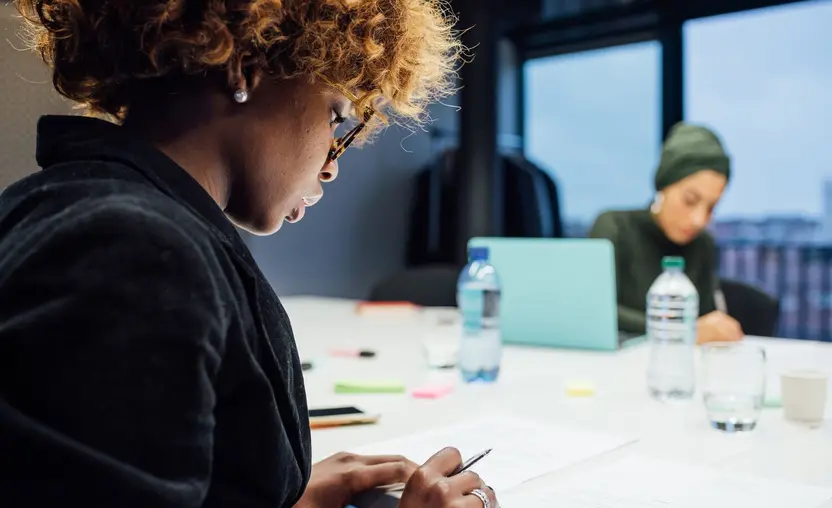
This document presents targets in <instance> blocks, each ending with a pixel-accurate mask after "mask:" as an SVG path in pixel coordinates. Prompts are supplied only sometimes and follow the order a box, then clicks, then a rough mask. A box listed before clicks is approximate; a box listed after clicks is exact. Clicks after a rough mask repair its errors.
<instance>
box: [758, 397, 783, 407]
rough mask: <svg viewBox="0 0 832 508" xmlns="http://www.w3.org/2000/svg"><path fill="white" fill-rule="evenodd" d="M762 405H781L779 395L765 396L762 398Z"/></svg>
mask: <svg viewBox="0 0 832 508" xmlns="http://www.w3.org/2000/svg"><path fill="white" fill-rule="evenodd" d="M763 407H783V401H782V400H780V398H779V397H774V396H768V395H767V396H766V398H765V399H763Z"/></svg>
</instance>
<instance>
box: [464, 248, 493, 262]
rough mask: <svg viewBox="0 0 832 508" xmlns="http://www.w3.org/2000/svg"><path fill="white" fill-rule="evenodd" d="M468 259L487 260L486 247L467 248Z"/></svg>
mask: <svg viewBox="0 0 832 508" xmlns="http://www.w3.org/2000/svg"><path fill="white" fill-rule="evenodd" d="M468 259H469V260H470V261H488V247H471V248H469V249H468Z"/></svg>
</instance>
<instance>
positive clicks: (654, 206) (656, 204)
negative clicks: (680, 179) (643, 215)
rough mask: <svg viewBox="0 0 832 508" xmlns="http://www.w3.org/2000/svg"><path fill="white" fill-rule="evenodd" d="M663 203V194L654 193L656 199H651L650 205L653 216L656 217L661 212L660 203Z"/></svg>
mask: <svg viewBox="0 0 832 508" xmlns="http://www.w3.org/2000/svg"><path fill="white" fill-rule="evenodd" d="M663 201H664V194H662V193H661V192H657V193H656V197H655V198H653V202H652V203H651V204H650V212H652V213H653V215H658V213H659V212H660V211H661V210H662V202H663Z"/></svg>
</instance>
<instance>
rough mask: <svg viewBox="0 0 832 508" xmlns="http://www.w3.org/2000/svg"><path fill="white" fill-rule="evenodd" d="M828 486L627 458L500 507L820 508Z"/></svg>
mask: <svg viewBox="0 0 832 508" xmlns="http://www.w3.org/2000/svg"><path fill="white" fill-rule="evenodd" d="M829 500H832V489H824V488H820V487H811V486H804V485H797V484H791V483H783V482H778V481H774V480H769V479H766V478H754V477H749V476H742V475H738V474H733V473H731V472H730V471H726V470H716V469H708V468H703V467H699V466H691V465H687V464H681V463H675V462H668V461H663V460H657V459H651V458H646V457H637V456H635V457H628V458H624V459H621V460H618V461H616V462H614V463H612V464H608V465H605V466H602V467H600V468H596V469H591V470H587V471H586V472H583V473H581V474H580V475H577V476H573V477H570V478H569V479H568V480H566V481H564V482H563V483H562V484H560V485H557V486H553V487H548V488H542V489H540V490H535V491H532V492H528V493H526V492H522V493H516V494H512V495H509V496H503V497H502V498H501V499H500V505H501V506H502V507H503V508H530V507H540V508H543V507H550V506H551V507H553V508H738V507H753V508H820V507H821V506H822V505H824V504H825V502H827V501H829Z"/></svg>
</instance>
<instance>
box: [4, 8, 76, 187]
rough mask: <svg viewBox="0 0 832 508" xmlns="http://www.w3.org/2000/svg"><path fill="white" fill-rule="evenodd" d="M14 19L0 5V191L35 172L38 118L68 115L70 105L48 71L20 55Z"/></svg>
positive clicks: (30, 56) (28, 53) (12, 13)
mask: <svg viewBox="0 0 832 508" xmlns="http://www.w3.org/2000/svg"><path fill="white" fill-rule="evenodd" d="M16 15H17V11H16V10H15V9H14V8H13V7H11V6H10V5H6V3H5V2H2V1H0V91H2V93H0V191H1V190H3V189H4V188H5V187H7V186H8V185H10V184H12V183H14V182H16V181H17V180H19V179H21V178H23V177H24V176H26V175H28V174H30V173H33V172H35V171H36V170H37V169H38V166H37V164H36V163H35V137H36V132H35V125H36V124H37V120H38V118H39V117H40V116H41V115H45V114H68V113H70V112H72V103H70V102H69V101H68V100H66V99H64V98H63V97H61V96H59V95H58V93H57V92H55V90H54V88H52V78H51V76H50V73H49V69H48V68H47V67H46V65H45V64H44V63H43V61H42V60H41V59H40V57H39V55H37V54H36V53H33V52H31V51H28V50H26V51H21V49H22V48H23V42H22V41H21V40H20V39H19V38H18V37H17V34H18V32H19V30H20V27H21V24H20V20H19V19H18V18H17V17H16Z"/></svg>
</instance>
